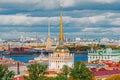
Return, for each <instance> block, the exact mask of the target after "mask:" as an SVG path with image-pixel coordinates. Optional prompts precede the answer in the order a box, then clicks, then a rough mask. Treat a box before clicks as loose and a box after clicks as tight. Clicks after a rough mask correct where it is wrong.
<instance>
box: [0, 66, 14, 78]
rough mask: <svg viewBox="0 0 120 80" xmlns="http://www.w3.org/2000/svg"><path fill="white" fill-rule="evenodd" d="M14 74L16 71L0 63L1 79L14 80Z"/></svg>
mask: <svg viewBox="0 0 120 80" xmlns="http://www.w3.org/2000/svg"><path fill="white" fill-rule="evenodd" d="M14 75H15V74H14V72H13V71H9V70H8V67H7V66H4V65H1V64H0V80H12V79H13V78H14Z"/></svg>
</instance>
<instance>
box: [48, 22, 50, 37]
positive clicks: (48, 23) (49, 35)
mask: <svg viewBox="0 0 120 80" xmlns="http://www.w3.org/2000/svg"><path fill="white" fill-rule="evenodd" d="M48 36H50V21H49V20H48Z"/></svg>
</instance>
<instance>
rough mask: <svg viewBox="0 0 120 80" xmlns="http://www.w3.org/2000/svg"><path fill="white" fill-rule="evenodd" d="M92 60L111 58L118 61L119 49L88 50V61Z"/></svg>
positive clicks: (119, 57) (119, 58) (119, 56)
mask: <svg viewBox="0 0 120 80" xmlns="http://www.w3.org/2000/svg"><path fill="white" fill-rule="evenodd" d="M94 60H112V61H115V62H118V61H120V50H112V49H111V48H107V49H105V50H97V51H88V62H91V61H94Z"/></svg>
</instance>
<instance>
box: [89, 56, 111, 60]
mask: <svg viewBox="0 0 120 80" xmlns="http://www.w3.org/2000/svg"><path fill="white" fill-rule="evenodd" d="M89 58H90V59H109V58H111V56H89Z"/></svg>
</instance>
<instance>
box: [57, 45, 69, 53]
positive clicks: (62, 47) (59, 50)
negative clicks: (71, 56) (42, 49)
mask: <svg viewBox="0 0 120 80" xmlns="http://www.w3.org/2000/svg"><path fill="white" fill-rule="evenodd" d="M55 52H69V49H68V48H67V47H65V46H58V47H57V48H56V49H55Z"/></svg>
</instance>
